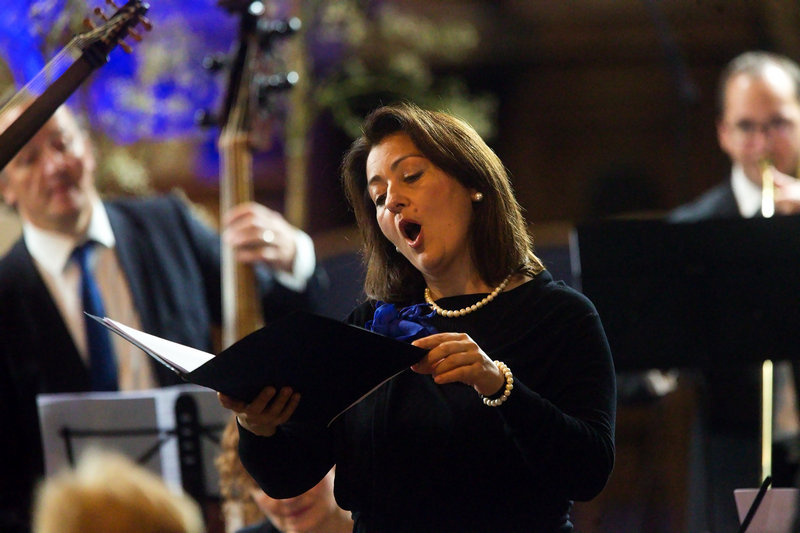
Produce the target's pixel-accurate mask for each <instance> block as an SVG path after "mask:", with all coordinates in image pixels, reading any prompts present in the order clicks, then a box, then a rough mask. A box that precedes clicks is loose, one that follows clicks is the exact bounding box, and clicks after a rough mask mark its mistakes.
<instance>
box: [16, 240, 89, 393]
mask: <svg viewBox="0 0 800 533" xmlns="http://www.w3.org/2000/svg"><path fill="white" fill-rule="evenodd" d="M8 258H9V259H10V260H11V261H12V265H13V269H14V270H15V271H16V272H17V276H18V277H17V280H16V282H15V283H16V290H17V291H18V292H17V294H19V299H18V304H19V305H20V306H21V307H22V309H19V310H18V318H19V320H21V321H23V324H22V327H21V330H22V331H26V332H29V335H31V336H35V339H30V340H28V341H25V340H24V339H20V340H21V341H22V342H25V343H27V344H28V346H29V347H30V346H35V345H39V346H41V350H34V351H33V352H36V353H39V354H41V358H40V359H39V358H31V357H29V356H28V354H29V353H32V352H31V351H29V350H26V351H24V353H23V354H22V355H25V357H22V355H21V356H20V358H19V362H20V364H22V365H24V366H30V365H41V368H40V370H42V371H45V369H47V370H46V371H45V372H46V373H48V374H49V373H50V372H56V374H54V377H53V379H49V380H48V383H49V385H46V386H45V389H51V388H52V389H53V390H81V389H82V388H85V387H86V386H88V373H87V369H86V366H85V364H84V363H83V360H82V359H81V357H80V354H79V353H78V349H77V347H76V346H75V341H74V340H73V339H72V335H71V334H70V333H69V330H68V329H67V326H66V323H65V322H64V319H63V318H62V316H61V312H60V311H59V309H58V307H57V306H56V304H55V301H54V300H53V297H52V296H51V295H50V291H49V290H48V289H47V286H46V285H45V283H44V280H43V279H42V277H41V275H40V274H39V270H38V268H37V267H36V265H35V263H34V261H33V258H32V257H31V255H30V253H29V252H28V249H27V248H26V247H25V243H24V241H23V240H22V239H20V240H19V241H18V242H17V243H16V244H15V245H14V247H13V248H12V249H11V250H10V251H9V255H8ZM31 370H33V369H31ZM54 379H55V380H56V381H58V382H59V383H60V385H56V384H55V383H53V380H54ZM84 381H85V382H86V383H85V384H84Z"/></svg>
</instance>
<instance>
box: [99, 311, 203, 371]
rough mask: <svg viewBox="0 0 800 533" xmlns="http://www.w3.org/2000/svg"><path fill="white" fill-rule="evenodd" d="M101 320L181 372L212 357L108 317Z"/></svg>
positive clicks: (194, 367)
mask: <svg viewBox="0 0 800 533" xmlns="http://www.w3.org/2000/svg"><path fill="white" fill-rule="evenodd" d="M103 322H104V323H106V324H107V325H109V326H110V327H111V329H112V330H114V332H115V333H118V334H119V335H122V336H123V337H124V338H126V339H127V340H128V341H130V342H132V343H133V344H135V345H136V346H138V347H139V348H141V349H142V350H144V351H145V352H146V353H148V354H150V355H151V356H152V357H155V358H156V359H159V360H161V361H162V362H164V363H166V364H167V366H170V367H174V368H175V369H177V370H179V371H180V372H181V373H185V374H188V373H189V372H191V371H193V370H195V369H196V368H199V367H200V366H202V365H203V364H204V363H206V362H208V361H209V360H211V359H213V358H214V354H210V353H208V352H204V351H203V350H198V349H196V348H192V347H191V346H186V345H184V344H180V343H177V342H172V341H168V340H167V339H162V338H161V337H156V336H155V335H150V334H149V333H145V332H143V331H139V330H138V329H134V328H132V327H130V326H126V325H124V324H120V323H119V322H117V321H115V320H112V319H110V318H104V319H103Z"/></svg>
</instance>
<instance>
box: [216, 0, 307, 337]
mask: <svg viewBox="0 0 800 533" xmlns="http://www.w3.org/2000/svg"><path fill="white" fill-rule="evenodd" d="M219 4H220V5H221V6H223V7H226V8H228V9H229V10H230V11H232V12H238V13H239V15H240V22H239V38H238V43H237V46H236V50H235V52H234V54H233V57H232V60H231V61H230V70H229V75H228V84H227V90H226V94H225V98H224V103H223V110H222V112H221V114H220V115H219V117H217V122H218V124H219V125H220V128H221V131H220V136H219V142H218V148H219V153H220V212H221V213H226V212H228V211H229V210H230V209H232V208H233V207H235V206H237V205H239V204H242V203H245V202H250V201H252V200H253V148H254V141H255V140H254V138H253V131H254V130H255V129H261V128H259V127H258V125H256V124H254V122H255V121H256V120H257V119H259V116H260V115H261V114H262V113H261V107H263V106H264V105H265V101H266V98H267V95H268V94H269V93H270V92H272V91H279V90H284V89H287V88H289V87H291V86H293V85H294V84H295V83H296V81H297V76H296V74H295V73H288V74H273V75H266V74H265V73H264V72H262V71H261V70H259V68H258V66H259V64H260V62H261V60H262V59H263V58H264V56H265V55H267V54H268V49H269V47H270V46H271V44H272V42H273V40H274V39H276V38H280V37H284V36H287V35H291V34H292V33H294V32H296V31H297V30H298V29H299V28H300V21H299V19H296V18H293V19H289V20H288V21H283V20H271V19H269V18H267V17H266V13H265V6H264V4H263V3H262V2H260V1H255V2H253V1H245V2H242V1H237V0H233V1H220V2H219ZM261 120H263V117H261ZM261 133H262V134H263V131H262V132H261ZM262 325H263V318H262V313H261V306H260V301H259V297H258V291H257V288H256V279H255V271H254V269H253V266H252V265H247V264H242V263H238V262H237V261H236V259H235V254H234V250H233V248H232V247H231V246H229V245H226V244H225V243H223V246H222V347H223V348H226V347H228V346H230V345H231V344H233V343H234V342H236V341H237V340H239V339H240V338H242V337H244V336H245V335H247V334H248V333H251V332H253V331H255V330H256V329H258V328H259V327H261V326H262Z"/></svg>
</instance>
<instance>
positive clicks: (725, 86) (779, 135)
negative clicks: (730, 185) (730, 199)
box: [717, 52, 800, 186]
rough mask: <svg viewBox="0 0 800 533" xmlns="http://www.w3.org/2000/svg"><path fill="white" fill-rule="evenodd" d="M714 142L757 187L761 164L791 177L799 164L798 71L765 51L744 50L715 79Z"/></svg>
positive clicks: (796, 67) (759, 181)
mask: <svg viewBox="0 0 800 533" xmlns="http://www.w3.org/2000/svg"><path fill="white" fill-rule="evenodd" d="M717 98H718V102H717V105H718V111H719V117H718V120H717V138H718V139H719V144H720V147H721V148H722V150H723V151H724V152H725V153H726V154H728V156H729V157H730V159H731V161H732V162H733V163H734V164H739V165H741V166H742V168H743V170H744V173H745V175H746V176H747V178H748V179H749V180H750V181H752V182H753V183H755V184H756V185H758V186H761V168H760V164H761V162H762V161H769V162H770V163H771V164H772V165H774V166H775V168H776V169H777V170H778V171H780V172H782V173H784V174H788V175H790V176H794V175H796V174H797V172H798V163H799V162H800V67H798V65H797V64H796V63H794V62H793V61H791V60H790V59H789V58H787V57H784V56H780V55H777V54H773V53H769V52H746V53H744V54H741V55H739V56H737V57H736V58H734V59H733V60H732V61H731V62H730V63H729V64H728V66H727V67H726V68H725V70H724V71H723V72H722V74H721V76H720V82H719V92H718V95H717Z"/></svg>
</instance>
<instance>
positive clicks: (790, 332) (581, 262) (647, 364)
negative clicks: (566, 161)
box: [570, 216, 800, 370]
mask: <svg viewBox="0 0 800 533" xmlns="http://www.w3.org/2000/svg"><path fill="white" fill-rule="evenodd" d="M570 244H571V254H572V258H573V261H572V265H573V275H574V277H575V280H576V282H577V283H578V284H579V288H580V289H581V290H582V291H583V293H584V294H585V295H586V296H588V297H589V298H590V299H591V300H592V301H593V302H594V304H595V306H596V307H597V309H598V312H599V313H600V317H601V319H602V321H603V325H604V327H605V330H606V334H607V335H608V340H609V344H610V345H611V350H612V353H613V354H614V361H615V363H616V366H617V369H618V370H635V369H648V368H674V367H692V368H702V367H706V366H708V365H715V364H725V365H727V364H737V363H746V362H761V361H763V360H764V359H773V360H780V359H795V358H797V357H798V346H800V217H798V216H784V217H776V218H768V219H764V218H758V219H730V220H708V221H702V222H695V223H669V222H666V221H662V220H607V221H602V222H598V223H593V224H586V225H579V226H578V227H577V228H576V229H575V230H574V232H573V234H572V236H571V243H570Z"/></svg>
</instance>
